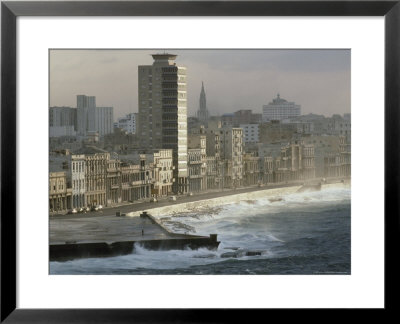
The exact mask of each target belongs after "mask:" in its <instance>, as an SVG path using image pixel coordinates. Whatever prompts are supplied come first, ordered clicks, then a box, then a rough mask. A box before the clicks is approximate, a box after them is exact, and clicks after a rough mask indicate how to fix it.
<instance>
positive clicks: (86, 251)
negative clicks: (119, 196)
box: [49, 213, 220, 261]
mask: <svg viewBox="0 0 400 324" xmlns="http://www.w3.org/2000/svg"><path fill="white" fill-rule="evenodd" d="M219 243H220V242H219V241H218V240H217V235H216V234H210V235H209V236H199V235H187V234H178V233H172V232H171V231H169V230H168V229H166V228H165V227H164V226H162V225H161V224H159V222H158V221H157V220H156V219H154V218H153V217H152V216H150V215H149V214H147V213H142V214H141V215H140V217H134V218H132V217H122V216H120V217H116V216H103V217H96V218H87V219H64V220H62V219H52V220H51V221H50V251H49V252H50V261H67V260H72V259H77V258H91V257H110V256H117V255H124V254H130V253H132V252H133V251H134V249H135V244H138V245H139V246H141V247H144V248H146V249H149V250H175V249H186V248H190V249H198V248H201V247H203V248H208V249H210V250H213V249H217V248H218V245H219Z"/></svg>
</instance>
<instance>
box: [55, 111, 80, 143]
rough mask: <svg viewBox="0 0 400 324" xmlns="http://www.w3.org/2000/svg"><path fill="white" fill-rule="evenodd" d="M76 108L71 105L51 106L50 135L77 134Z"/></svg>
mask: <svg viewBox="0 0 400 324" xmlns="http://www.w3.org/2000/svg"><path fill="white" fill-rule="evenodd" d="M76 117H77V116H76V109H75V108H71V107H50V110H49V126H50V128H49V136H50V137H61V136H75V135H76V133H75V131H76V121H77V118H76Z"/></svg>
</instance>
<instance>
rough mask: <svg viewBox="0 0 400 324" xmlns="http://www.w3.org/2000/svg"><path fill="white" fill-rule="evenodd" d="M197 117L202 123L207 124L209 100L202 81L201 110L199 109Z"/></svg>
mask: <svg viewBox="0 0 400 324" xmlns="http://www.w3.org/2000/svg"><path fill="white" fill-rule="evenodd" d="M197 118H198V119H199V121H200V122H201V123H202V124H205V125H207V121H208V110H207V100H206V93H205V91H204V83H203V82H201V92H200V100H199V110H197Z"/></svg>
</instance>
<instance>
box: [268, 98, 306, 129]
mask: <svg viewBox="0 0 400 324" xmlns="http://www.w3.org/2000/svg"><path fill="white" fill-rule="evenodd" d="M300 115H301V106H300V105H296V104H295V103H294V102H289V101H286V100H285V99H282V98H281V97H280V95H279V94H278V95H277V97H276V98H275V99H273V100H272V102H270V103H269V104H268V105H264V106H263V115H262V120H263V122H268V121H271V120H283V119H288V118H293V117H297V116H300Z"/></svg>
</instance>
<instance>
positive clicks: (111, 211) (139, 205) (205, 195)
mask: <svg viewBox="0 0 400 324" xmlns="http://www.w3.org/2000/svg"><path fill="white" fill-rule="evenodd" d="M339 181H340V180H339V179H327V183H334V182H339ZM303 182H304V181H297V182H291V183H288V184H283V183H280V184H271V185H267V186H263V187H258V186H253V187H247V188H240V189H236V190H235V189H225V190H218V191H217V190H215V191H209V192H202V193H198V194H194V195H193V196H186V195H183V196H177V200H176V201H170V200H168V198H162V199H159V201H158V202H156V203H151V202H136V203H132V204H124V205H120V206H115V207H105V208H104V209H103V210H102V211H98V212H88V213H84V214H66V215H60V214H57V215H50V219H79V218H90V217H99V216H115V213H116V212H117V211H120V212H121V213H129V212H136V211H144V210H149V209H152V208H158V207H164V206H169V205H172V204H182V203H186V202H192V201H198V200H205V199H212V198H218V197H224V196H230V195H236V194H241V193H246V192H252V191H259V190H266V189H274V188H284V187H292V186H298V185H300V184H302V183H303Z"/></svg>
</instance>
